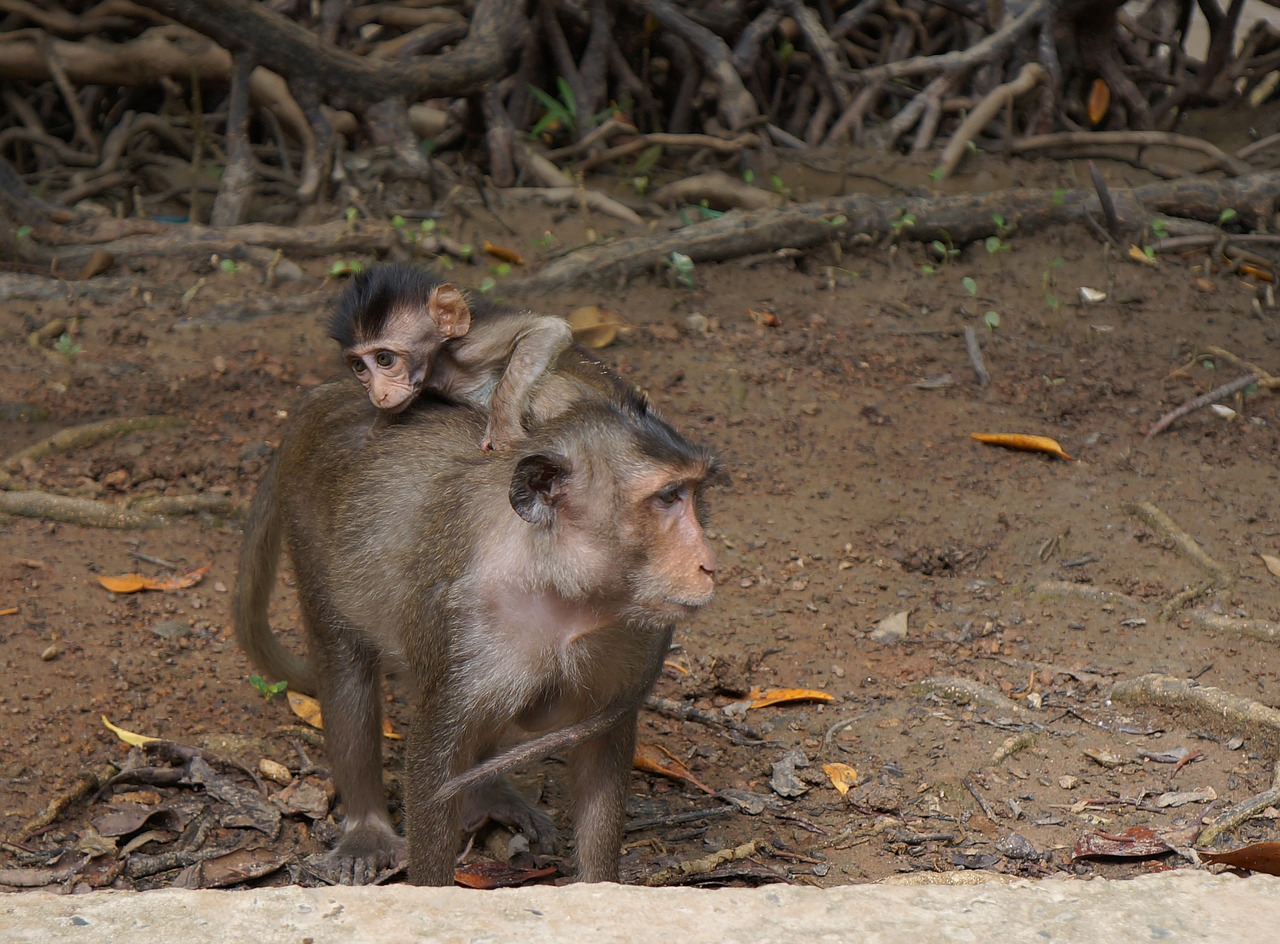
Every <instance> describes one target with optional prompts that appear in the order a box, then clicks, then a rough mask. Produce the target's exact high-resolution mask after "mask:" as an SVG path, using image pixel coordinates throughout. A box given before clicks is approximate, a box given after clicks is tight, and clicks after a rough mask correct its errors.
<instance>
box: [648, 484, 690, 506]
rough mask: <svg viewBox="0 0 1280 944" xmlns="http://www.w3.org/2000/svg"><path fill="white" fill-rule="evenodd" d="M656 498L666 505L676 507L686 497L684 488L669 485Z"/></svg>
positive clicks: (679, 485) (677, 485)
mask: <svg viewBox="0 0 1280 944" xmlns="http://www.w3.org/2000/svg"><path fill="white" fill-rule="evenodd" d="M654 497H655V498H656V499H658V501H660V502H662V504H664V505H674V504H675V503H676V502H678V501H679V500H680V499H681V498H683V497H684V486H683V485H681V484H679V483H676V484H673V485H668V486H667V487H666V488H664V489H662V490H660V491H659V492H658V493H657V494H656V495H654Z"/></svg>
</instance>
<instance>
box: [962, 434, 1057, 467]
mask: <svg viewBox="0 0 1280 944" xmlns="http://www.w3.org/2000/svg"><path fill="white" fill-rule="evenodd" d="M969 435H970V436H971V437H972V438H974V439H976V440H977V441H978V442H980V443H986V444H987V445H988V446H1004V447H1005V448H1006V449H1025V450H1027V451H1028V452H1047V453H1048V454H1049V455H1051V456H1057V457H1058V458H1059V459H1068V460H1070V459H1071V457H1070V456H1069V455H1067V454H1066V453H1065V452H1063V451H1062V447H1061V446H1059V445H1058V441H1057V440H1056V439H1050V438H1049V437H1048V436H1025V435H1023V434H1022V433H970V434H969ZM1072 461H1074V460H1072Z"/></svg>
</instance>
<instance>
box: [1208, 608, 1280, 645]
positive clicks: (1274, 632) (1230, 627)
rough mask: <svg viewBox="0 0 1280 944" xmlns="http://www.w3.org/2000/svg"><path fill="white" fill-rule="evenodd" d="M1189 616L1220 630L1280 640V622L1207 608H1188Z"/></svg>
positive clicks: (1264, 639) (1250, 636) (1262, 638)
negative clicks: (1223, 612)
mask: <svg viewBox="0 0 1280 944" xmlns="http://www.w3.org/2000/svg"><path fill="white" fill-rule="evenodd" d="M1187 616H1189V617H1190V618H1191V619H1192V620H1194V621H1195V622H1197V623H1199V624H1200V625H1201V626H1205V627H1208V628H1209V629H1213V630H1217V631H1219V632H1226V633H1236V634H1237V635H1240V636H1248V637H1249V638H1251V639H1261V640H1263V641H1265V642H1280V623H1272V622H1270V621H1269V620H1255V619H1237V618H1235V617H1233V616H1222V615H1221V614H1219V613H1214V612H1212V611H1210V610H1205V609H1196V610H1188V611H1187Z"/></svg>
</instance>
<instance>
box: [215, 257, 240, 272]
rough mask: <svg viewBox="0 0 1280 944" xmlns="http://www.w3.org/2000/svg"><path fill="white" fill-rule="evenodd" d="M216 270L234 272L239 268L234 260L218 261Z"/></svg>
mask: <svg viewBox="0 0 1280 944" xmlns="http://www.w3.org/2000/svg"><path fill="white" fill-rule="evenodd" d="M218 268H219V269H221V270H222V271H223V272H235V271H236V270H237V269H239V268H240V266H238V265H237V264H236V261H235V260H234V259H220V260H219V261H218Z"/></svg>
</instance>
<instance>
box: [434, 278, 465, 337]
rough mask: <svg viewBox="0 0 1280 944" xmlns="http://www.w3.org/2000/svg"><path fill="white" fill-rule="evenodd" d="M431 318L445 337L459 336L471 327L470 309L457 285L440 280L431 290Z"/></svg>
mask: <svg viewBox="0 0 1280 944" xmlns="http://www.w3.org/2000/svg"><path fill="white" fill-rule="evenodd" d="M430 307H431V320H432V321H434V322H435V323H436V329H437V330H438V331H439V332H440V334H441V335H443V336H444V337H446V338H460V337H462V336H463V335H464V334H466V333H467V331H468V330H470V328H471V309H470V308H468V307H467V300H466V298H464V297H463V295H462V290H461V289H460V288H458V286H456V285H453V284H451V283H449V282H442V283H440V284H439V285H437V286H436V287H435V288H434V289H432V291H431V302H430Z"/></svg>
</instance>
